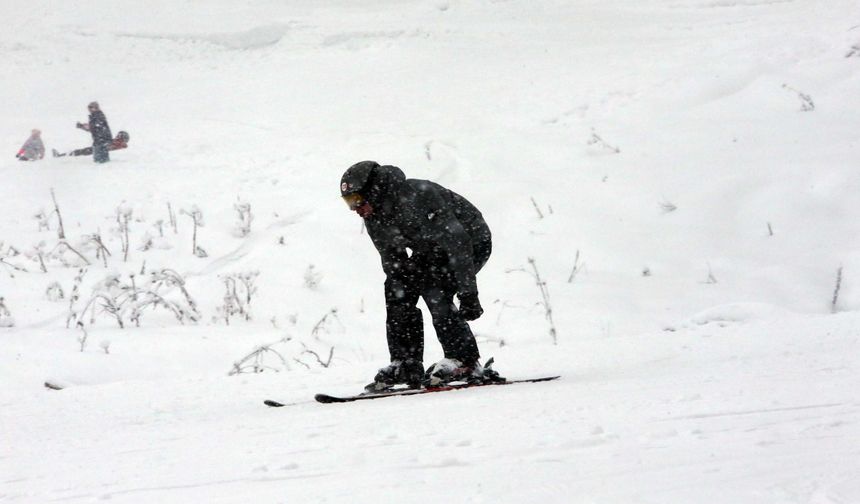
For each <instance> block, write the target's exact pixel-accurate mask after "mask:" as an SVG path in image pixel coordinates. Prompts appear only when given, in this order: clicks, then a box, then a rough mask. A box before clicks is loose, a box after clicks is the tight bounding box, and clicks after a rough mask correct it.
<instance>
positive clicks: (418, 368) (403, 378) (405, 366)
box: [364, 359, 424, 393]
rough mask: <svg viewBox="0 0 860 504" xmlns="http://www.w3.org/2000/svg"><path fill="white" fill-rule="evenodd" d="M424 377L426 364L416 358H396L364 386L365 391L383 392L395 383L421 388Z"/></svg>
mask: <svg viewBox="0 0 860 504" xmlns="http://www.w3.org/2000/svg"><path fill="white" fill-rule="evenodd" d="M423 378H424V364H422V363H421V361H417V360H415V359H406V360H395V361H391V364H389V365H387V366H385V367H384V368H382V369H380V370H379V372H377V373H376V376H375V377H374V378H373V382H372V383H369V384H367V385H366V386H365V387H364V390H365V392H370V393H373V392H383V391H385V390H389V389H391V388H392V387H394V386H395V385H401V384H405V385H406V386H407V387H408V388H411V389H417V388H421V381H422V380H423Z"/></svg>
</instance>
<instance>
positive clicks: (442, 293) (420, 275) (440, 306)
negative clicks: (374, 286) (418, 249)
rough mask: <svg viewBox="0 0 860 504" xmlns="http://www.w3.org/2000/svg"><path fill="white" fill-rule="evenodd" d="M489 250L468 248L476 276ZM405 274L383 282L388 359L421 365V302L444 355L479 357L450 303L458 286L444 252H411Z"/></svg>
mask: <svg viewBox="0 0 860 504" xmlns="http://www.w3.org/2000/svg"><path fill="white" fill-rule="evenodd" d="M491 252H492V242H491V241H490V240H489V239H487V240H486V241H482V242H479V243H478V244H476V245H475V246H474V247H473V255H472V260H473V262H474V264H475V272H476V273H477V272H478V271H479V270H480V269H481V268H482V267H483V266H484V264H486V263H487V259H489V258H490V253H491ZM404 269H405V270H406V272H405V273H404V274H403V275H401V276H399V277H397V278H388V279H386V280H385V307H386V324H385V329H386V335H387V337H388V351H389V353H390V355H391V360H392V361H395V360H405V359H415V360H418V361H421V362H423V361H424V320H423V318H422V315H421V310H420V309H418V307H417V306H416V305H417V304H418V298H419V297H420V298H423V299H424V302H425V303H426V304H427V308H428V309H429V311H430V316H431V317H432V319H433V328H434V329H435V330H436V337H437V338H438V339H439V343H440V344H441V345H442V350H443V352H444V354H445V357H446V358H448V359H458V360H460V361H462V362H464V363H472V362H474V361H477V360H478V358H479V357H480V353H479V352H478V344H477V343H476V342H475V336H474V335H473V334H472V330H471V329H470V328H469V324H468V323H467V322H466V321H465V320H464V319H463V318H462V317H461V316H460V313H459V312H458V310H457V306H456V305H455V304H454V295H455V294H456V293H457V282H456V280H455V278H454V275H453V274H452V273H451V271H450V270H449V268H448V256H447V255H446V254H445V253H444V252H441V251H439V252H437V253H432V254H425V255H422V254H417V253H415V254H413V255H412V257H411V258H410V259H409V264H408V266H406V267H405V268H404Z"/></svg>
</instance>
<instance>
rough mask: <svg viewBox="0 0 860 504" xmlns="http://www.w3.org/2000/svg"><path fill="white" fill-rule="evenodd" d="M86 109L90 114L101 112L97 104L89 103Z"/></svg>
mask: <svg viewBox="0 0 860 504" xmlns="http://www.w3.org/2000/svg"><path fill="white" fill-rule="evenodd" d="M87 109H88V110H89V111H90V112H95V111H96V110H101V109H100V108H99V102H90V104H89V105H87Z"/></svg>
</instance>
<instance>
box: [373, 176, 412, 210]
mask: <svg viewBox="0 0 860 504" xmlns="http://www.w3.org/2000/svg"><path fill="white" fill-rule="evenodd" d="M371 177H372V179H371V180H369V181H368V186H369V188H367V187H366V188H364V190H363V191H362V193H364V194H363V196H364V197H365V198H367V201H369V202H370V204H371V205H372V206H373V207H374V208H375V209H377V210H384V209H386V207H390V206H391V204H392V203H393V201H394V197H396V195H397V194H398V193H399V192H400V189H401V187H403V185H404V184H405V183H406V175H404V174H403V170H401V169H400V168H398V167H396V166H391V165H384V166H380V167H378V168H376V169H375V170H374V171H373V175H371Z"/></svg>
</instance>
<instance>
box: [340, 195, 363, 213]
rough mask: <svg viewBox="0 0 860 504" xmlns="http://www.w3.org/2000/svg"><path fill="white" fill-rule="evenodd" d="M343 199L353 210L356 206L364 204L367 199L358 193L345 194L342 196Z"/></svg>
mask: <svg viewBox="0 0 860 504" xmlns="http://www.w3.org/2000/svg"><path fill="white" fill-rule="evenodd" d="M343 201H344V202H346V206H348V207H349V209H350V210H353V211H355V210H356V209H358V207H360V206H362V205H364V204H365V203H366V202H367V200H365V199H364V197H363V196H362V195H360V194H358V193H352V194H347V195H346V196H343Z"/></svg>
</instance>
